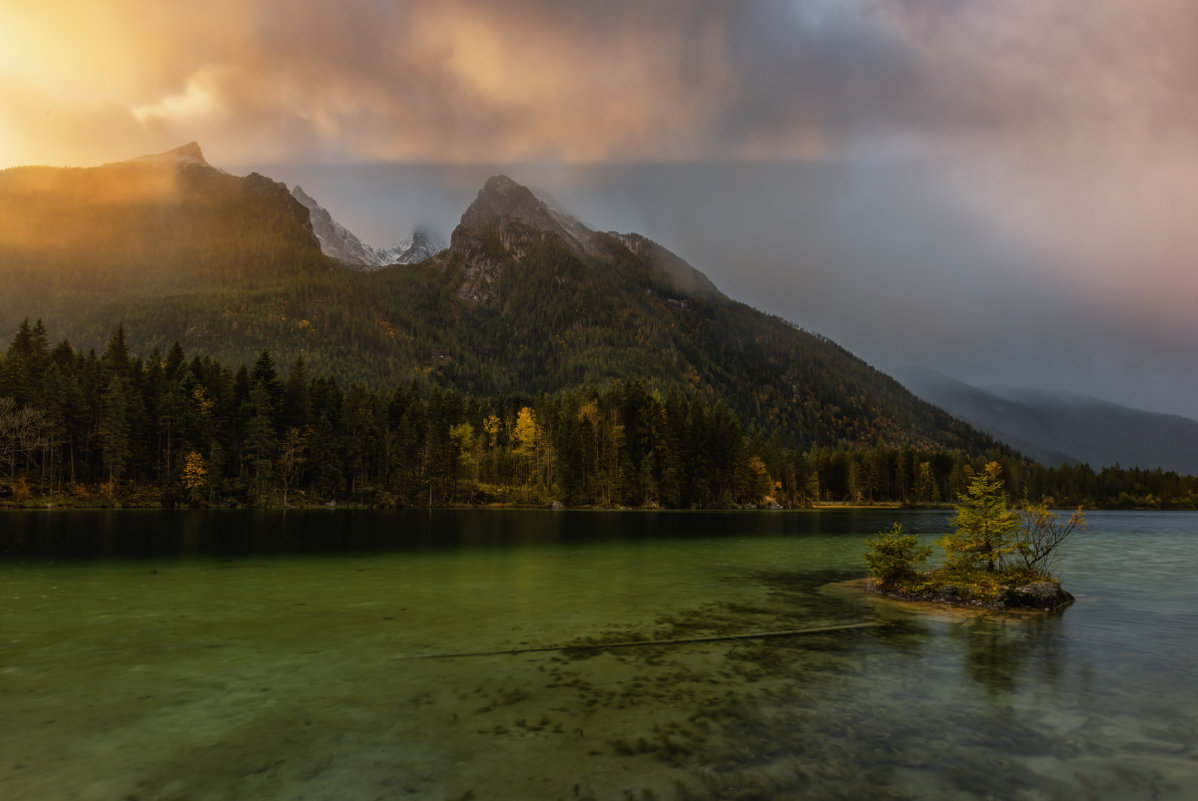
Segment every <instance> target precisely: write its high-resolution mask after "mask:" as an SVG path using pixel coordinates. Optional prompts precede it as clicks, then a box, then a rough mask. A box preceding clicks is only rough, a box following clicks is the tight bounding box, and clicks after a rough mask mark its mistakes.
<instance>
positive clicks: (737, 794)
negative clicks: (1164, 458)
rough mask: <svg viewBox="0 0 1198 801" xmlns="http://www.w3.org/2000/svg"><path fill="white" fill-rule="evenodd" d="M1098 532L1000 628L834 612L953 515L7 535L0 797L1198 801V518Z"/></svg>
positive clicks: (851, 605)
mask: <svg viewBox="0 0 1198 801" xmlns="http://www.w3.org/2000/svg"><path fill="white" fill-rule="evenodd" d="M1087 517H1088V521H1089V530H1088V531H1086V532H1084V533H1082V534H1079V535H1077V536H1076V537H1075V539H1074V540H1072V541H1071V542H1070V543H1069V545H1068V546H1067V547H1066V552H1065V554H1064V556H1063V558H1062V560H1061V565H1060V567H1061V576H1062V579H1063V582H1062V583H1063V584H1064V586H1065V587H1066V588H1067V589H1069V590H1070V591H1071V592H1073V594H1074V595H1076V596H1077V602H1076V603H1075V604H1074V605H1073V606H1071V607H1070V608H1068V609H1066V610H1064V611H1063V612H1062V613H1060V614H1057V615H1053V616H1050V617H1046V618H1042V619H1037V620H1032V621H1022V622H1021V621H1005V622H1004V621H1001V620H994V619H986V618H982V619H979V618H975V617H966V616H961V615H954V614H925V613H919V612H915V611H908V610H903V609H896V608H893V607H891V606H889V605H885V604H882V603H879V602H876V601H873V600H870V599H868V598H864V597H861V596H858V595H855V594H853V593H851V592H846V591H844V590H841V589H838V588H836V587H834V586H831V585H832V584H833V583H834V582H838V581H842V580H845V579H851V578H857V577H860V576H862V575H864V568H863V563H862V560H861V554H862V553H863V551H864V549H865V546H864V544H863V543H864V540H865V538H866V537H868V536H871V535H873V534H874V533H876V532H877V531H879V530H881V529H885V528H889V526H890V524H891V522H892V521H895V520H899V521H901V522H902V523H903V524H904V525H905V526H906V527H907V529H908V530H909V531H914V532H916V533H920V534H924V535H927V536H928V537H929V538H930V537H932V536H934V535H935V534H937V533H943V532H944V531H945V528H946V525H945V520H946V515H945V514H944V513H938V512H903V511H890V510H886V511H849V510H845V511H821V512H754V513H632V512H628V513H615V512H612V513H603V512H549V511H546V512H528V511H519V512H517V511H510V512H509V511H479V512H470V511H461V512H458V511H447V512H432V513H430V512H394V511H391V512H369V511H304V512H286V513H283V512H174V513H168V512H144V511H136V512H135V511H125V512H73V511H55V512H8V513H4V514H3V515H0V798H4V799H8V801H17V800H18V799H20V800H24V799H30V800H31V801H32V800H34V799H36V800H37V801H48V800H52V799H97V800H98V799H104V800H105V801H108V800H109V799H126V800H127V799H139V800H140V801H148V800H149V799H197V800H199V799H250V798H254V799H409V798H410V799H423V798H429V799H446V800H447V801H448V800H450V799H458V800H460V801H464V800H465V799H478V800H479V801H482V799H542V798H543V799H567V800H568V799H620V800H623V799H633V800H634V801H648V800H649V799H662V801H665V800H666V799H709V798H710V799H741V801H744V800H745V799H800V798H801V799H863V798H870V799H989V798H994V799H1125V798H1143V799H1190V798H1192V797H1193V793H1194V792H1195V790H1194V788H1195V787H1198V583H1196V582H1195V581H1194V579H1193V570H1194V567H1195V565H1198V514H1194V513H1180V512H1179V513H1164V514H1157V513H1141V512H1092V513H1089V514H1088V515H1087ZM858 624H877V625H875V626H873V627H869V628H862V627H853V628H843V629H839V630H832V631H824V632H822V633H815V634H800V635H796V636H788V637H779V638H767V639H731V640H715V641H702V642H689V643H674V644H669V645H656V646H637V647H626V648H614V649H604V648H595V647H593V646H594V645H595V643H597V642H600V641H608V642H612V641H620V642H630V641H631V642H639V641H645V640H680V639H692V640H693V639H696V638H712V637H724V636H735V635H740V634H745V633H763V632H766V633H768V632H776V631H794V630H804V629H811V628H827V627H837V626H858ZM559 646H573V647H572V648H568V649H566V650H552V649H554V648H557V647H559ZM540 649H545V650H540Z"/></svg>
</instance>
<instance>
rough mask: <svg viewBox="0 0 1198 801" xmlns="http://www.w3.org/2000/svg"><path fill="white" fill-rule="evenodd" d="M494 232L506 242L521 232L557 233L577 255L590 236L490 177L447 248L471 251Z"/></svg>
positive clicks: (518, 188) (523, 190)
mask: <svg viewBox="0 0 1198 801" xmlns="http://www.w3.org/2000/svg"><path fill="white" fill-rule="evenodd" d="M496 230H497V231H499V234H500V238H501V239H503V240H504V241H505V242H506V241H508V240H510V238H511V237H512V236H514V235H516V234H518V233H520V232H528V231H535V232H539V233H552V234H557V235H558V236H560V237H562V239H563V240H564V241H565V242H566V244H568V245H569V246H570V247H571V248H573V249H575V250H576V251H578V252H582V251H584V250H586V246H587V241H588V239H589V238H590V234H591V230H590V229H589V228H587V227H586V226H585V225H583V224H582V223H580V222H579V221H578V220H576V219H574V218H573V217H571V216H570V215H568V214H566V213H564V212H562V211H561V210H560V209H557V208H556V207H553V206H551V205H549V204H547V203H546V202H545V201H544V200H542V199H541V198H539V197H537V196H536V195H535V194H533V192H532V190H531V189H529V188H528V187H526V186H523V185H521V184H518V183H516V182H515V181H513V180H512V179H511V178H509V177H507V176H506V175H495V176H492V177H490V178H488V179H487V182H486V183H485V184H483V188H482V189H480V190H479V192H478V197H477V198H475V199H474V202H473V203H471V204H470V208H468V209H466V213H465V214H463V215H462V220H461V222H460V223H459V224H458V227H457V228H455V229H454V232H453V236H452V237H451V238H450V246H451V247H452V248H453V249H454V250H459V251H471V250H474V249H475V248H477V247H478V246H479V245H480V244H481V242H482V240H483V238H484V237H485V236H486V235H487V233H488V232H490V231H496Z"/></svg>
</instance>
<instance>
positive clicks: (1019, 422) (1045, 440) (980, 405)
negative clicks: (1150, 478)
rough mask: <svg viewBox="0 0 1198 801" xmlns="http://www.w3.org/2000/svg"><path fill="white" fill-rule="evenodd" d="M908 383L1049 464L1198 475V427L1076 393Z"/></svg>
mask: <svg viewBox="0 0 1198 801" xmlns="http://www.w3.org/2000/svg"><path fill="white" fill-rule="evenodd" d="M899 377H900V379H901V380H902V381H903V383H904V384H906V385H907V387H908V388H910V389H911V391H912V392H914V393H915V394H916V395H918V396H920V397H921V398H923V399H924V400H927V401H929V402H930V403H934V404H936V405H937V406H939V407H941V408H942V409H944V410H946V411H948V412H949V413H950V414H953V415H955V416H957V417H960V418H961V419H962V420H965V421H967V422H969V423H971V424H972V425H974V426H976V427H977V428H979V429H981V430H983V431H986V432H987V433H989V434H990V435H991V436H993V437H994V438H995V439H998V440H1000V441H1002V442H1005V443H1006V444H1008V445H1010V446H1011V447H1013V448H1015V449H1016V450H1018V451H1020V452H1022V453H1024V454H1026V455H1027V456H1030V457H1032V458H1033V459H1036V460H1037V461H1039V462H1042V463H1044V464H1047V465H1060V464H1067V463H1073V464H1080V463H1085V464H1088V465H1090V466H1091V467H1093V468H1095V469H1098V468H1100V467H1109V466H1114V465H1120V466H1122V467H1141V468H1145V469H1155V468H1161V469H1163V470H1173V471H1176V472H1178V473H1182V474H1185V475H1195V474H1198V422H1196V421H1194V420H1190V419H1189V418H1186V417H1180V416H1178V415H1171V414H1159V413H1156V412H1146V411H1143V410H1140V409H1132V408H1129V407H1127V406H1120V405H1118V404H1114V403H1110V402H1108V401H1104V400H1100V399H1098V398H1092V397H1088V396H1086V395H1081V394H1075V393H1052V392H1045V391H1042V390H1031V389H1021V388H1013V387H991V388H988V389H979V388H978V387H974V386H970V385H969V384H966V383H964V382H961V381H957V380H956V379H953V378H949V377H948V376H944V375H941V374H939V373H936V372H933V371H930V370H918V369H908V370H904V371H902V372H900V373H899Z"/></svg>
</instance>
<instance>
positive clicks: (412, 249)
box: [291, 186, 446, 270]
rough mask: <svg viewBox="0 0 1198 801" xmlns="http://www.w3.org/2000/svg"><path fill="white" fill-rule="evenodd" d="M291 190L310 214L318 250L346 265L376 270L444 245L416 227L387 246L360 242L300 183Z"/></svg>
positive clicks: (410, 261)
mask: <svg viewBox="0 0 1198 801" xmlns="http://www.w3.org/2000/svg"><path fill="white" fill-rule="evenodd" d="M291 194H292V195H294V196H295V199H296V200H298V201H299V202H300V203H302V204H304V206H305V207H306V208H307V209H308V212H309V213H310V214H311V217H312V231H313V233H315V234H316V238H317V239H318V240H319V241H320V250H321V252H323V253H324V254H325V255H326V256H329V257H330V258H334V259H336V260H337V261H339V262H341V263H342V264H344V265H346V266H347V267H353V268H356V269H361V270H377V269H378V268H379V267H387V266H390V265H393V264H416V263H417V262H422V261H424V260H425V259H428V258H431V257H433V256H435V255H437V254H438V253H440V252H441V251H442V250H444V249H445V247H446V246H445V245H444V244H443V243H442V242H440V241H439V240H438V239H437V237H436V235H435V234H433V233H432V232H430V231H427V230H425V229H422V228H417V229H416V230H415V231H413V232H412V233H411V235H409V236H406V237H404V238H403V239H401V240H399V241H398V242H396V243H395V244H393V245H391V246H390V247H386V248H379V249H377V250H376V249H375V248H372V247H371V246H370V245H367V244H365V243H363V242H362V240H361V239H359V238H358V237H357V236H355V235H354V233H353V231H350V230H349V229H348V228H346V227H345V226H344V225H342V224H341V223H340V222H338V221H337V220H336V219H334V218H333V215H332V214H330V213H329V211H328V210H327V209H325V208H324V207H323V206H321V205H320V204H319V203H318V202H317V201H316V199H315V198H313V197H312V196H311V195H309V194H308V193H307V192H305V191H304V190H303V188H302V187H300V186H294V187H292V189H291Z"/></svg>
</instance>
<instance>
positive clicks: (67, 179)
mask: <svg viewBox="0 0 1198 801" xmlns="http://www.w3.org/2000/svg"><path fill="white" fill-rule="evenodd" d="M197 153H198V154H199V155H198V156H197V155H196V154H197ZM201 157H202V151H199V149H198V146H196V147H195V148H191V147H190V146H185V148H184V149H183V152H181V153H176V154H175V155H174V156H172V157H171V158H169V159H165V160H163V159H160V160H158V161H151V162H145V163H142V164H141V165H140V166H137V167H136V169H137V170H140V171H142V172H143V173H145V174H146V175H150V176H159V177H164V178H165V179H169V180H166V183H168V184H170V189H171V192H170V193H169V195H168V196H165V197H163V198H161V199H157V200H153V201H152V202H143V200H140V199H133V200H129V199H127V198H120V197H118V198H116V199H113V200H112V201H111V202H110V203H109V204H108V205H107V206H104V207H103V208H102V209H101V212H102V214H101V216H102V217H104V218H105V219H106V220H107V221H108V226H107V227H108V228H109V229H111V230H112V231H116V232H119V233H120V234H121V237H120V238H118V240H111V239H105V238H104V236H102V235H101V234H102V233H103V232H99V231H89V233H91V235H92V237H93V238H92V239H91V240H89V241H86V242H83V243H82V245H83V246H82V247H80V248H78V249H76V250H69V249H68V251H65V252H57V251H53V249H47V248H46V247H45V242H46V241H48V240H49V234H48V233H47V235H46V237H41V238H36V237H35V239H34V241H29V242H25V243H16V244H18V245H21V246H20V247H15V246H14V237H13V236H12V235H11V233H12V230H10V229H13V230H15V229H16V228H18V227H20V228H21V229H22V230H24V229H26V228H30V227H31V228H32V229H36V230H44V231H46V232H49V231H50V230H52V229H53V228H54V226H55V225H58V224H60V223H61V222H62V217H63V214H64V212H63V209H64V208H69V209H72V210H74V209H75V207H74V206H72V205H71V202H70V199H71V198H72V197H73V195H72V192H73V191H74V187H76V185H77V184H87V183H88V182H91V181H94V180H96V176H97V175H99V173H96V172H94V170H95V169H101V170H103V169H104V168H90V169H83V170H81V171H73V172H71V173H69V174H68V173H61V174H59V173H56V174H55V176H56V177H55V181H57V183H58V184H60V186H59V188H58V190H53V191H47V192H46V193H44V194H43V195H42V196H40V197H38V198H37V202H36V203H33V204H24V205H22V204H19V203H18V202H17V201H16V199H15V198H14V195H13V193H12V192H11V191H10V190H11V188H12V187H11V183H12V182H11V181H10V180H8V179H9V176H7V174H4V173H0V211H3V210H4V209H7V210H8V211H9V212H10V214H11V215H13V217H14V218H15V219H17V220H18V222H19V225H14V226H10V228H9V229H4V231H0V233H3V234H4V235H3V236H0V271H2V272H3V274H2V275H0V278H4V280H5V281H6V282H8V283H9V285H12V286H14V287H16V292H14V293H13V295H12V296H13V297H14V299H15V300H16V302H15V303H14V304H13V307H11V310H10V311H9V313H8V317H4V318H2V319H0V325H3V326H4V327H6V328H11V329H15V328H16V325H17V323H18V322H19V320H20V319H21V318H23V317H29V318H31V319H32V318H39V317H40V318H43V319H45V320H46V322H47V326H48V327H50V328H52V329H53V330H56V331H65V332H66V335H67V336H68V337H69V338H70V339H71V340H72V341H73V342H75V343H76V344H77V345H84V346H91V347H100V346H102V345H103V343H104V342H105V341H106V340H107V338H108V336H109V335H110V333H111V331H112V330H113V328H115V326H116V325H117V323H120V322H124V323H125V324H126V329H127V330H128V331H129V332H130V346H131V347H136V348H137V349H138V350H140V351H142V352H150V351H151V350H152V349H153V348H158V349H159V351H160V352H165V351H166V350H167V349H169V347H170V346H171V343H172V342H174V341H178V342H180V343H181V344H182V345H183V347H184V348H186V350H187V351H189V352H205V353H210V354H212V355H214V356H216V357H218V358H221V359H223V360H226V361H229V362H231V363H234V364H235V363H237V362H238V361H241V362H244V363H250V362H252V361H254V359H255V358H256V356H257V354H258V353H260V352H261V351H262V350H263V349H269V350H270V351H271V353H272V355H273V356H274V358H275V359H276V360H278V361H280V362H283V363H286V362H290V361H292V360H294V359H295V358H296V357H303V359H304V360H305V362H306V363H307V364H308V365H309V369H310V370H312V371H313V372H317V373H327V374H329V375H332V376H335V377H337V378H339V379H341V380H343V381H346V382H352V381H364V382H367V383H370V384H375V385H377V384H379V383H390V384H393V385H394V384H406V383H409V382H417V383H419V384H422V385H424V386H440V387H444V388H451V389H455V390H457V391H459V392H463V393H468V394H474V395H479V396H492V397H494V396H525V397H527V396H535V395H540V394H542V393H554V392H558V391H562V390H568V389H572V388H580V387H587V386H591V387H595V386H599V387H602V386H607V385H609V384H611V383H612V382H615V381H621V380H622V381H641V382H645V383H646V385H648V386H650V387H653V388H655V389H658V390H661V391H663V392H665V391H667V390H670V389H671V388H674V389H679V390H682V391H685V392H687V393H690V394H694V395H698V396H701V397H703V398H705V399H706V400H707V401H708V402H711V403H717V402H718V403H723V404H726V405H727V406H728V407H729V408H731V409H732V410H733V411H735V413H736V414H737V415H738V416H739V417H740V419H742V420H743V421H744V423H745V425H746V427H747V428H748V429H749V430H751V431H754V432H757V433H758V434H760V435H763V436H769V435H770V432H772V434H773V436H776V437H779V438H781V439H783V440H784V441H787V442H790V443H793V444H802V445H810V444H815V443H823V444H835V443H838V442H847V443H857V444H861V445H873V444H876V443H893V444H909V445H913V446H917V447H922V446H936V447H944V448H960V449H964V450H966V451H969V452H980V451H982V450H985V449H987V448H991V447H993V445H994V443H993V441H991V440H989V439H988V438H987V437H984V436H981V435H979V434H977V432H974V431H972V429H969V428H968V426H965V425H963V424H961V423H959V422H958V421H956V420H954V419H953V418H952V417H951V416H949V415H948V414H946V413H944V412H942V411H940V410H938V409H935V408H934V407H932V406H930V405H928V404H925V403H923V402H922V401H919V400H917V399H916V398H915V397H914V396H912V395H911V394H910V393H908V392H907V391H906V390H905V389H904V388H902V387H901V386H900V385H899V384H898V383H897V382H895V381H894V380H893V379H891V378H890V377H888V376H885V375H884V374H882V373H880V372H879V371H877V370H876V369H874V368H872V367H870V366H869V365H867V364H866V363H865V362H863V361H862V360H860V359H858V358H857V357H855V356H853V355H852V354H850V353H848V351H846V350H844V349H843V348H841V347H840V346H838V345H836V344H835V343H832V342H830V341H829V340H827V339H825V338H823V337H819V336H816V335H813V334H810V333H808V332H805V331H803V330H802V329H800V328H798V327H797V326H795V325H793V324H791V323H789V322H786V321H784V320H781V319H780V318H777V317H771V316H769V315H765V314H763V313H761V312H759V311H757V310H756V309H752V308H751V307H749V306H746V305H745V304H742V303H739V302H737V301H734V300H732V299H730V298H728V297H726V296H725V295H723V294H722V293H721V292H719V291H718V290H717V289H716V288H715V287H714V285H713V284H711V282H710V281H709V280H708V279H707V278H706V276H704V275H703V274H702V273H701V272H700V271H698V270H696V269H695V268H694V267H692V266H691V265H689V264H687V263H686V262H685V261H684V260H682V259H680V258H679V257H677V256H676V255H674V254H672V253H670V252H669V251H668V250H667V249H665V248H663V247H662V246H660V245H658V244H656V243H654V242H652V240H649V239H647V238H645V237H643V236H641V235H639V234H613V233H604V232H597V231H592V230H591V229H590V228H588V227H587V226H585V225H583V224H582V223H581V222H579V221H578V220H577V219H576V218H574V217H572V216H571V215H569V214H568V213H566V212H564V211H563V210H561V209H559V208H556V207H551V206H550V205H549V204H548V203H546V202H545V201H544V200H542V199H540V198H538V197H537V196H536V194H535V193H533V192H532V190H530V189H528V188H527V187H524V186H522V185H520V184H518V183H516V182H515V181H513V180H512V179H510V178H507V177H505V176H495V177H493V178H491V179H489V180H488V181H487V182H486V183H485V184H484V185H483V187H482V189H480V191H479V194H478V197H477V198H476V199H475V202H474V203H472V204H471V205H470V206H469V207H468V208H467V209H466V210H465V211H464V212H463V214H462V219H461V221H460V223H459V225H458V226H457V227H456V228H455V230H454V233H453V236H452V237H451V241H450V247H449V248H448V249H447V250H445V251H442V252H441V253H439V254H437V255H436V256H434V257H432V258H429V259H426V260H424V261H421V262H420V263H417V264H412V265H398V266H392V267H386V268H383V269H379V270H375V271H371V272H361V271H355V270H351V269H348V268H346V267H345V266H344V265H342V264H341V263H340V262H338V261H336V260H334V259H332V258H330V257H328V256H327V255H325V254H324V253H323V252H322V250H321V246H320V242H319V239H318V236H317V233H316V231H315V230H314V225H313V221H312V212H311V210H310V209H309V208H308V207H307V206H305V205H304V204H303V203H301V202H300V200H298V199H297V198H296V197H295V195H294V194H293V193H292V191H291V190H290V189H288V188H287V187H286V186H285V185H283V184H280V183H278V182H275V181H272V180H270V179H269V178H266V177H264V176H260V175H257V174H256V173H254V174H251V175H249V176H245V177H244V178H239V177H236V176H231V175H228V174H227V173H223V172H220V171H218V170H216V168H213V167H211V166H210V165H207V163H206V162H204V163H203V164H200V163H199V158H201ZM180 161H186V162H188V164H187V165H183V166H182V167H181V166H180V164H179V163H178V162H180ZM120 169H121V170H126V171H127V170H128V169H130V168H127V167H122V168H120ZM119 171H120V170H118V172H119ZM181 176H182V177H181ZM51 183H54V182H51ZM59 190H60V191H59ZM0 219H3V218H2V217H0ZM46 276H50V277H51V278H52V281H51V284H52V287H51V289H52V291H50V292H47V290H46V286H45V285H43V284H41V283H39V281H38V278H39V277H42V278H44V277H46ZM80 287H83V288H84V290H85V291H82V292H80V291H79V288H80Z"/></svg>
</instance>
